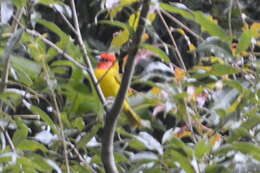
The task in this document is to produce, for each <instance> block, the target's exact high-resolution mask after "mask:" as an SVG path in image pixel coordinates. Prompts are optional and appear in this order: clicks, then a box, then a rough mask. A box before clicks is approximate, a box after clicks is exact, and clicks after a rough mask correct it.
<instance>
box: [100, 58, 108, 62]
mask: <svg viewBox="0 0 260 173" xmlns="http://www.w3.org/2000/svg"><path fill="white" fill-rule="evenodd" d="M100 61H101V62H109V60H108V59H104V58H102V59H101V60H100Z"/></svg>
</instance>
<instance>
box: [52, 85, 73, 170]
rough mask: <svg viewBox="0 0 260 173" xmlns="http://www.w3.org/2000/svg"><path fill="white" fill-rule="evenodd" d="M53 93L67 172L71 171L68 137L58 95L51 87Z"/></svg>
mask: <svg viewBox="0 0 260 173" xmlns="http://www.w3.org/2000/svg"><path fill="white" fill-rule="evenodd" d="M51 95H52V100H53V103H54V107H55V110H56V111H55V114H56V116H57V118H58V122H59V126H60V133H61V139H62V145H63V149H64V159H65V164H66V170H67V173H70V165H69V159H68V150H67V143H66V138H65V135H64V127H63V123H62V119H61V113H60V110H59V106H58V103H57V99H56V96H55V93H54V91H53V89H51Z"/></svg>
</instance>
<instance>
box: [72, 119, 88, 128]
mask: <svg viewBox="0 0 260 173" xmlns="http://www.w3.org/2000/svg"><path fill="white" fill-rule="evenodd" d="M72 127H73V128H77V129H79V130H83V129H84V128H85V122H84V120H83V119H82V118H81V117H78V118H76V119H75V120H73V121H72Z"/></svg>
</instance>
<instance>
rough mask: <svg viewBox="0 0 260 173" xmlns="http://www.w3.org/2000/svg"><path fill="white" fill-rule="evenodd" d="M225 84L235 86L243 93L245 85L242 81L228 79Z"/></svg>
mask: <svg viewBox="0 0 260 173" xmlns="http://www.w3.org/2000/svg"><path fill="white" fill-rule="evenodd" d="M224 84H226V85H227V86H230V87H232V88H235V89H236V90H237V91H238V92H239V93H243V90H244V88H243V85H242V84H241V81H236V80H226V81H224Z"/></svg>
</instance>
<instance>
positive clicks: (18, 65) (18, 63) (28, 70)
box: [11, 57, 41, 79]
mask: <svg viewBox="0 0 260 173" xmlns="http://www.w3.org/2000/svg"><path fill="white" fill-rule="evenodd" d="M11 62H12V65H13V67H14V68H15V69H18V70H19V71H22V72H24V73H25V74H27V75H29V77H31V78H33V79H35V78H37V77H38V76H39V74H40V72H41V66H40V65H39V64H38V63H36V62H34V61H32V60H30V59H28V58H23V57H13V58H12V59H11ZM18 75H19V74H18Z"/></svg>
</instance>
